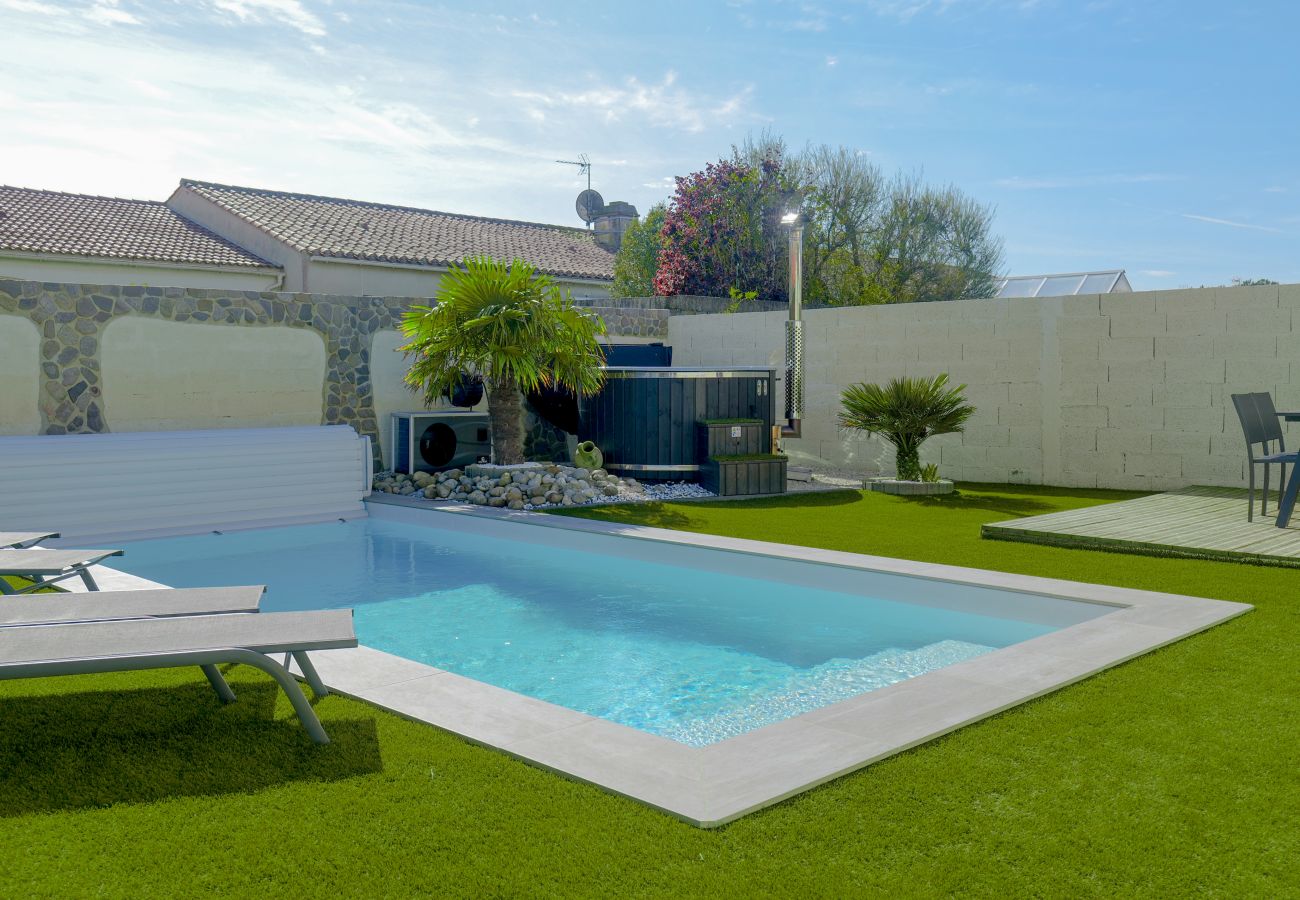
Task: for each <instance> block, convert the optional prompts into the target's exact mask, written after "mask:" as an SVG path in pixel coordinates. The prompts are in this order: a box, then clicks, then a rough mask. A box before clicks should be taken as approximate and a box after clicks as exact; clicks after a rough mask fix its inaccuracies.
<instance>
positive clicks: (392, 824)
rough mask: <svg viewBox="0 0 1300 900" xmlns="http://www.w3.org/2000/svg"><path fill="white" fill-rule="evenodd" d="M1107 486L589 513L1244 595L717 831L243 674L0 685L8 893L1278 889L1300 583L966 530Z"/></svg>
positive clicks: (1291, 797)
mask: <svg viewBox="0 0 1300 900" xmlns="http://www.w3.org/2000/svg"><path fill="white" fill-rule="evenodd" d="M1125 496H1129V495H1121V494H1115V493H1110V492H1099V491H1067V490H1064V489H1062V490H1055V489H1043V488H1038V489H1034V488H1020V487H1016V488H1005V487H1004V488H992V487H988V486H977V487H972V486H963V489H962V493H961V495H960V496H954V497H947V498H941V499H940V498H901V497H887V496H883V495H874V494H872V495H864V494H861V493H858V492H839V493H834V494H824V495H817V496H806V495H805V496H790V497H785V498H781V499H779V500H760V501H748V502H725V503H724V502H718V503H707V504H693V505H692V504H664V505H648V506H641V507H617V508H606V509H602V510H584V511H582V513H581V514H582V515H585V516H587V517H589V518H600V519H607V520H609V519H616V520H619V521H634V522H639V523H645V524H652V525H660V526H667V527H673V528H684V529H688V530H695V531H708V532H718V533H724V534H731V535H737V536H741V537H749V538H759V539H771V540H779V541H783V542H787V543H803V544H809V545H816V546H821V547H830V548H834V549H839V550H851V551H860V552H865V553H875V554H884V555H890V556H899V557H906V558H910V559H919V560H931V561H937V562H945V563H953V564H958V565H972V566H981V567H985V568H994V569H1001V570H1005V571H1010V572H1022V573H1027V574H1033V575H1047V576H1051V577H1056V578H1073V579H1079V580H1082V581H1095V582H1103V583H1107V584H1117V585H1128V586H1133V587H1140V588H1148V589H1155V590H1164V591H1172V592H1180V593H1188V594H1200V595H1204V596H1212V597H1222V598H1225V599H1231V600H1242V601H1246V602H1249V603H1253V604H1256V606H1257V607H1258V609H1257V610H1256V611H1254V612H1252V613H1250V614H1248V615H1246V616H1243V617H1240V618H1238V619H1236V620H1234V621H1232V622H1229V623H1228V624H1226V625H1223V626H1220V627H1219V628H1216V629H1213V630H1211V631H1209V632H1206V633H1204V634H1201V635H1198V636H1196V637H1193V638H1190V639H1188V640H1185V641H1182V642H1180V643H1178V644H1176V645H1173V646H1171V647H1168V648H1165V649H1163V650H1160V651H1157V652H1155V653H1152V654H1149V655H1147V656H1144V657H1142V658H1140V659H1137V660H1135V661H1133V662H1130V663H1128V664H1126V665H1124V666H1121V667H1119V668H1117V669H1113V670H1110V671H1108V672H1105V673H1103V674H1101V675H1099V676H1096V677H1094V678H1091V679H1088V680H1087V681H1084V682H1082V683H1080V684H1077V685H1074V686H1072V687H1069V688H1066V689H1064V690H1062V691H1059V692H1057V693H1054V694H1051V695H1049V696H1047V697H1044V698H1042V699H1039V700H1036V701H1034V702H1032V703H1029V704H1026V705H1024V706H1021V707H1019V708H1016V709H1014V710H1011V711H1008V712H1006V713H1003V714H1002V715H999V716H996V717H994V718H992V719H989V720H986V721H984V722H981V723H979V724H977V725H973V726H970V727H968V728H965V729H962V730H960V731H958V732H956V733H954V734H951V735H949V736H947V737H945V738H942V739H940V740H938V741H934V742H932V743H930V744H927V745H924V746H922V747H919V748H917V749H915V750H912V751H909V752H907V753H904V754H901V755H899V756H896V757H893V758H891V759H889V760H886V761H883V762H880V763H877V764H875V765H873V766H871V767H869V768H868V769H865V770H863V771H861V772H858V773H856V774H854V775H851V776H848V777H846V778H842V779H840V780H838V781H836V782H833V783H832V784H829V785H827V786H824V787H822V788H820V789H817V790H815V791H811V792H809V793H806V794H803V795H801V796H799V797H796V798H793V799H791V800H788V801H786V802H784V803H782V804H780V805H778V806H776V807H773V808H771V809H768V810H764V811H762V812H759V813H756V814H754V815H751V816H748V817H746V818H744V819H741V820H740V821H738V822H735V823H733V824H731V825H729V826H727V827H725V828H722V829H719V830H717V831H711V832H710V831H701V830H698V829H695V828H692V827H690V826H688V825H684V824H681V823H679V822H677V821H675V820H673V819H670V818H669V817H667V816H665V815H662V814H660V813H656V812H653V811H651V810H649V809H647V808H645V807H642V806H640V805H638V804H636V803H634V802H632V801H629V800H624V799H621V798H618V797H614V796H611V795H608V794H605V793H604V792H602V791H600V790H599V789H596V788H592V787H588V786H585V785H580V784H576V783H573V782H569V781H566V780H564V779H563V778H560V777H558V776H555V775H552V774H549V773H546V772H543V771H540V770H538V769H535V768H532V767H530V766H528V765H526V764H524V763H520V762H516V761H514V760H512V759H509V758H507V757H506V756H504V755H502V754H500V753H496V752H493V751H490V750H486V749H481V748H478V747H474V746H471V745H469V744H467V743H465V742H463V741H461V740H458V739H456V738H453V737H450V736H448V735H445V734H443V733H440V732H438V731H436V730H434V729H432V728H429V727H426V726H422V725H417V724H414V723H410V722H406V721H404V720H401V719H398V718H397V717H395V716H391V715H388V714H386V713H383V712H381V711H379V710H377V709H374V708H372V707H369V706H367V705H365V704H363V703H359V702H355V701H350V700H346V699H344V698H340V697H329V698H327V699H325V700H324V701H322V702H320V703H319V704H318V706H317V708H318V710H319V712H320V714H321V716H322V718H323V720H324V722H325V725H326V728H328V729H329V731H330V733H331V735H332V736H333V737H334V743H333V744H331V745H329V746H327V747H323V748H322V747H316V746H314V745H312V744H310V743H309V742H308V741H307V739H306V737H305V735H304V734H303V732H302V730H301V729H300V728H299V727H298V726H297V724H296V722H295V721H294V720H293V719H292V718H291V714H290V711H289V707H288V704H287V703H286V702H285V701H284V700H283V699H282V698H280V697H278V696H277V695H276V693H275V692H274V690H273V688H272V686H271V683H270V681H269V680H268V679H266V678H264V677H261V676H259V675H254V674H252V673H250V672H249V670H247V669H246V668H237V669H235V670H234V672H233V675H232V683H233V685H234V687H235V689H236V691H238V692H239V693H240V702H238V703H236V704H233V705H231V706H228V707H221V706H220V705H219V704H218V703H217V702H216V701H215V698H214V697H213V696H212V694H211V692H210V690H209V689H208V687H207V685H206V682H204V680H203V677H202V675H201V674H200V673H199V672H198V671H197V670H193V671H174V672H167V673H153V674H139V675H121V676H95V677H84V678H81V677H79V678H66V679H50V680H43V681H29V682H0V723H2V726H3V727H0V896H3V897H16V896H29V895H38V896H80V895H88V894H103V895H108V896H123V897H143V896H155V895H166V894H179V895H195V896H198V895H239V896H259V897H264V896H267V895H268V894H270V895H279V894H285V893H288V895H290V896H309V895H331V894H333V895H338V894H345V895H362V896H378V895H388V896H403V895H412V894H421V893H427V894H448V895H457V896H500V895H555V896H584V895H587V896H594V895H599V896H637V895H662V896H685V895H712V896H737V895H754V894H759V895H789V896H816V897H822V896H825V897H844V896H853V895H875V894H887V895H890V896H895V897H912V896H936V895H947V894H962V895H972V896H1002V897H1008V896H1046V897H1080V896H1083V897H1110V896H1115V895H1123V896H1132V895H1139V896H1153V897H1182V896H1188V895H1218V896H1233V897H1270V898H1271V897H1284V896H1300V877H1298V874H1297V872H1298V869H1300V863H1298V862H1297V859H1298V858H1300V842H1298V841H1297V822H1300V775H1298V773H1300V702H1297V697H1298V696H1300V646H1298V645H1300V596H1298V595H1300V573H1297V572H1296V571H1295V570H1287V569H1269V568H1259V567H1252V566H1245V565H1235V564H1231V563H1215V562H1205V561H1194V560H1175V559H1155V558H1147V557H1139V556H1123V555H1117V554H1106V553H1098V552H1095V551H1086V550H1064V549H1058V548H1052V547H1040V546H1032V545H1025V544H1007V543H997V542H992V541H985V540H981V539H980V537H979V525H980V523H982V522H986V521H995V520H999V519H1006V518H1013V517H1017V516H1022V515H1028V514H1033V513H1040V512H1048V511H1052V510H1058V509H1067V508H1073V507H1078V506H1083V505H1088V504H1093V503H1098V502H1105V501H1108V500H1112V499H1121V498H1123V497H1125ZM615 575H616V573H611V576H615ZM0 602H3V601H0ZM273 706H274V710H272V707H273ZM273 715H274V718H272V716H273Z"/></svg>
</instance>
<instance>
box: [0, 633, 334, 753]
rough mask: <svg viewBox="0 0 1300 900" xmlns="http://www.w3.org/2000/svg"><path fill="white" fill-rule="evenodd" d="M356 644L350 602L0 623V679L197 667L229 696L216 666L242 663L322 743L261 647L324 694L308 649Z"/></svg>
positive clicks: (309, 713)
mask: <svg viewBox="0 0 1300 900" xmlns="http://www.w3.org/2000/svg"><path fill="white" fill-rule="evenodd" d="M355 646H357V637H356V632H355V631H354V630H353V628H352V610H350V609H331V610H316V611H311V612H283V613H259V614H257V615H248V614H245V613H236V614H233V615H204V616H176V617H168V618H153V619H121V620H113V621H97V622H74V623H69V624H61V625H10V626H4V627H0V679H12V678H44V677H47V676H51V675H86V674H93V673H100V672H133V671H137V670H142V669H168V668H175V667H178V666H200V667H201V668H202V669H203V673H204V674H205V675H206V676H207V678H208V681H209V682H210V683H211V684H212V687H213V689H214V690H215V691H216V692H217V696H219V697H220V698H221V699H222V700H223V701H225V702H227V703H228V702H230V701H232V700H234V699H235V694H234V692H233V691H232V690H231V689H230V685H228V684H227V683H226V680H225V679H224V678H223V677H222V676H221V672H220V671H219V670H218V669H217V666H218V665H221V664H222V663H244V664H246V665H250V666H253V667H255V668H258V669H261V670H262V671H263V672H266V673H267V674H268V675H270V676H271V677H272V678H274V679H275V680H276V682H277V683H278V684H279V685H280V688H281V690H283V691H284V693H285V696H287V697H288V698H289V702H290V703H292V704H293V708H294V711H295V712H296V713H297V714H298V719H299V721H301V722H302V725H303V727H304V728H306V729H307V733H308V734H310V735H311V737H312V740H314V741H316V742H317V743H320V744H326V743H329V737H328V736H327V735H326V734H325V729H324V728H322V727H321V724H320V719H318V718H317V717H316V712H315V710H313V709H312V708H311V704H310V703H308V702H307V698H306V697H305V696H304V695H303V692H302V688H300V687H299V686H298V682H296V681H295V680H294V678H293V676H292V675H290V674H289V672H288V671H286V670H285V668H284V667H283V666H281V665H280V664H279V663H277V662H275V660H273V659H271V658H270V657H269V656H268V655H266V654H271V653H288V654H291V655H292V656H293V658H294V660H295V661H296V662H297V663H298V665H299V667H300V668H301V669H302V674H303V678H304V679H306V681H307V683H308V684H309V685H311V687H312V690H313V691H315V692H316V694H317V695H324V694H326V693H328V692H327V691H326V689H325V686H324V685H323V684H322V683H321V681H320V676H319V675H317V673H316V669H315V666H313V665H312V663H311V660H310V659H308V658H307V651H309V650H332V649H337V648H344V647H355Z"/></svg>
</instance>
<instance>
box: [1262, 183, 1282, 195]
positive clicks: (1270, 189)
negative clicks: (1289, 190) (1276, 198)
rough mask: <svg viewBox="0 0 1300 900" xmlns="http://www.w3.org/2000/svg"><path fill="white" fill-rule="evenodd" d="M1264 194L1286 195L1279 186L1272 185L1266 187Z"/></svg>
mask: <svg viewBox="0 0 1300 900" xmlns="http://www.w3.org/2000/svg"><path fill="white" fill-rule="evenodd" d="M1264 193H1266V194H1285V193H1286V188H1284V187H1282V186H1281V185H1280V184H1273V185H1269V186H1268V187H1266V188H1264Z"/></svg>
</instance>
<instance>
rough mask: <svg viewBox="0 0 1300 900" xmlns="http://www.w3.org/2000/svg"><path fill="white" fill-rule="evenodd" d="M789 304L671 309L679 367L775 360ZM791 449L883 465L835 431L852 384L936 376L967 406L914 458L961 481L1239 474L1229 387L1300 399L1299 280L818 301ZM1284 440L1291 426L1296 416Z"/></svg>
mask: <svg viewBox="0 0 1300 900" xmlns="http://www.w3.org/2000/svg"><path fill="white" fill-rule="evenodd" d="M785 318H786V317H785V314H784V313H780V312H765V313H737V314H732V315H693V316H674V317H672V318H671V319H670V320H669V322H668V333H669V340H670V342H671V343H672V345H673V355H674V362H675V363H677V364H680V365H720V364H727V365H780V364H781V361H782V347H783V341H784V338H783V328H784V322H785ZM805 321H806V323H807V324H806V326H805V328H806V333H807V352H806V359H807V389H806V390H807V393H806V396H807V413H806V416H805V420H804V437H803V438H802V439H801V440H799V441H791V442H789V445H788V449H789V450H790V452H791V454H792V456H794V457H795V458H796V459H799V458H802V459H804V460H806V461H810V462H819V463H822V464H825V465H829V466H833V467H837V468H842V469H848V470H853V471H861V472H863V473H871V474H874V473H878V472H889V471H892V469H893V450H892V448H891V447H889V446H888V445H887V444H885V443H884V442H883V441H880V440H878V439H867V438H864V437H862V436H861V435H859V434H856V433H852V432H845V431H842V430H841V429H840V428H839V427H838V426H837V424H836V415H837V413H838V410H839V397H840V392H841V391H842V390H843V388H844V387H845V386H846V385H848V384H851V383H854V382H861V381H865V382H884V381H887V380H888V379H890V378H892V377H895V376H899V375H910V376H919V375H925V376H929V375H934V374H937V373H939V372H947V373H948V374H949V376H950V377H951V379H952V380H953V381H954V382H957V383H965V384H966V385H967V396H968V397H969V398H970V401H971V402H972V403H973V404H974V405H975V406H976V407H977V408H978V411H977V412H976V414H975V415H974V416H973V417H972V418H971V420H970V422H969V424H968V426H967V429H966V432H965V433H964V434H963V435H952V436H945V437H939V438H934V439H932V440H931V441H930V442H929V443H928V444H927V446H926V449H925V452H924V453H923V457H924V458H925V459H926V461H932V462H936V463H938V464H939V466H940V468H941V469H942V471H943V472H944V474H945V475H947V476H949V477H953V478H958V479H963V480H968V481H985V482H1013V483H1035V484H1056V485H1065V486H1072V487H1113V488H1130V489H1138V490H1165V489H1170V488H1177V487H1182V486H1186V485H1189V484H1214V485H1233V486H1236V485H1244V484H1245V483H1246V467H1245V448H1244V445H1243V442H1242V438H1241V431H1240V427H1239V425H1238V423H1237V418H1236V414H1235V412H1234V411H1233V408H1232V401H1231V399H1230V395H1231V394H1233V393H1239V392H1245V391H1261V390H1262V391H1269V392H1271V393H1272V394H1273V396H1274V399H1275V402H1276V403H1277V406H1278V408H1279V409H1287V408H1289V409H1300V285H1281V286H1278V285H1267V286H1252V287H1230V288H1200V289H1191V290H1178V291H1155V292H1146V293H1132V294H1113V295H1100V296H1099V295H1087V296H1078V297H1054V298H1039V299H1008V300H969V301H961V302H956V303H926V304H904V305H897V306H873V307H852V308H847V309H816V310H810V311H808V312H807V313H806V314H805ZM1292 431H1293V432H1294V433H1293V435H1292V441H1293V446H1300V430H1297V429H1295V427H1294V426H1293V428H1292Z"/></svg>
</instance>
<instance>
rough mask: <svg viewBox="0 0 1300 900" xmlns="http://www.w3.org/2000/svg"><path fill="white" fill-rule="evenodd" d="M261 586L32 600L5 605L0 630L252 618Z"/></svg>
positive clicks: (0, 609) (102, 593) (26, 598)
mask: <svg viewBox="0 0 1300 900" xmlns="http://www.w3.org/2000/svg"><path fill="white" fill-rule="evenodd" d="M265 590H266V588H265V587H263V586H262V585H253V586H251V587H214V588H162V589H151V590H145V591H95V592H94V593H85V594H27V595H24V596H21V597H9V598H7V599H5V600H0V627H2V626H5V625H55V624H58V623H61V622H92V621H97V620H102V619H140V618H146V617H150V616H197V615H210V614H213V613H252V612H257V610H258V607H259V606H260V605H261V601H262V594H263V593H264V592H265Z"/></svg>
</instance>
